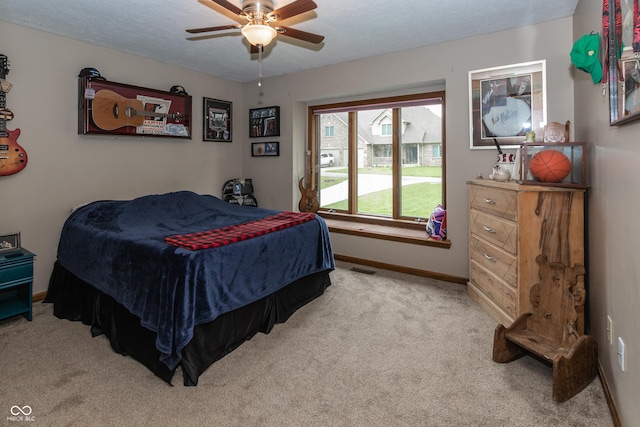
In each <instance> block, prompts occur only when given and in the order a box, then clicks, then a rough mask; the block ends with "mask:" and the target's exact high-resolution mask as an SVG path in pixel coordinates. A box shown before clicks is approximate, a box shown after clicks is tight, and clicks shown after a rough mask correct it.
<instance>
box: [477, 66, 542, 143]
mask: <svg viewBox="0 0 640 427" xmlns="http://www.w3.org/2000/svg"><path fill="white" fill-rule="evenodd" d="M545 69H546V61H544V60H542V61H534V62H526V63H521V64H514V65H508V66H503V67H495V68H485V69H482V70H476V71H470V72H469V120H470V131H469V137H470V147H471V149H483V148H485V149H495V148H496V141H497V142H498V143H499V144H500V146H501V147H502V148H517V147H519V146H520V144H522V143H524V140H525V135H526V133H527V132H529V131H533V132H535V134H536V139H540V140H541V138H542V134H543V130H544V125H545V123H546V121H547V95H546V81H545Z"/></svg>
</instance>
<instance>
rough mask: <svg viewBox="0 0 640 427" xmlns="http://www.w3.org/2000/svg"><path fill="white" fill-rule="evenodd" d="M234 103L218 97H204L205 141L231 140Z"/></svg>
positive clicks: (203, 136)
mask: <svg viewBox="0 0 640 427" xmlns="http://www.w3.org/2000/svg"><path fill="white" fill-rule="evenodd" d="M231 107H232V104H231V102H227V101H220V100H218V99H211V98H203V107H202V110H203V114H204V120H203V123H204V129H203V130H202V140H203V141H215V142H231V141H232V133H231V113H232V111H231V110H232V108H231Z"/></svg>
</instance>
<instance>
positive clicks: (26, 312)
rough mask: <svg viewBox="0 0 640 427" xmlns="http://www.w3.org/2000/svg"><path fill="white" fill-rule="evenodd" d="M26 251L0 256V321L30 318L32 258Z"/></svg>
mask: <svg viewBox="0 0 640 427" xmlns="http://www.w3.org/2000/svg"><path fill="white" fill-rule="evenodd" d="M34 256H35V255H34V254H32V253H31V252H29V251H28V250H26V249H19V250H16V251H11V252H8V253H3V254H0V320H1V319H6V318H7V317H12V316H17V315H18V314H22V315H23V316H24V317H25V318H26V319H27V320H31V318H32V310H31V298H32V284H33V257H34Z"/></svg>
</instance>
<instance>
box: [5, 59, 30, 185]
mask: <svg viewBox="0 0 640 427" xmlns="http://www.w3.org/2000/svg"><path fill="white" fill-rule="evenodd" d="M8 72H9V60H8V59H7V56H6V55H2V54H0V176H6V175H13V174H15V173H18V172H20V171H21V170H22V169H24V168H25V167H26V166H27V152H26V151H24V148H22V147H21V146H20V144H18V137H19V136H20V129H16V130H9V129H7V121H8V120H11V119H13V111H11V110H9V109H8V108H5V107H6V105H7V103H6V100H7V96H6V94H7V92H9V90H11V86H12V84H11V83H9V82H7V81H6V80H5V79H4V78H5V76H6V75H7V73H8Z"/></svg>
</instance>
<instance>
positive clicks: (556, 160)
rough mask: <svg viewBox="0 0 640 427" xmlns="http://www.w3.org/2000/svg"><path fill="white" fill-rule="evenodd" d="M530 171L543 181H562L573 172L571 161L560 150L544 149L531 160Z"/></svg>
mask: <svg viewBox="0 0 640 427" xmlns="http://www.w3.org/2000/svg"><path fill="white" fill-rule="evenodd" d="M529 171H530V172H531V175H533V177H534V178H536V179H537V180H538V181H542V182H562V180H563V179H565V178H566V177H567V176H568V175H569V173H570V172H571V161H570V160H569V158H568V157H567V156H565V155H564V154H563V153H561V152H560V151H556V150H543V151H540V152H539V153H537V154H535V155H534V156H533V157H532V158H531V161H530V162H529Z"/></svg>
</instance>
